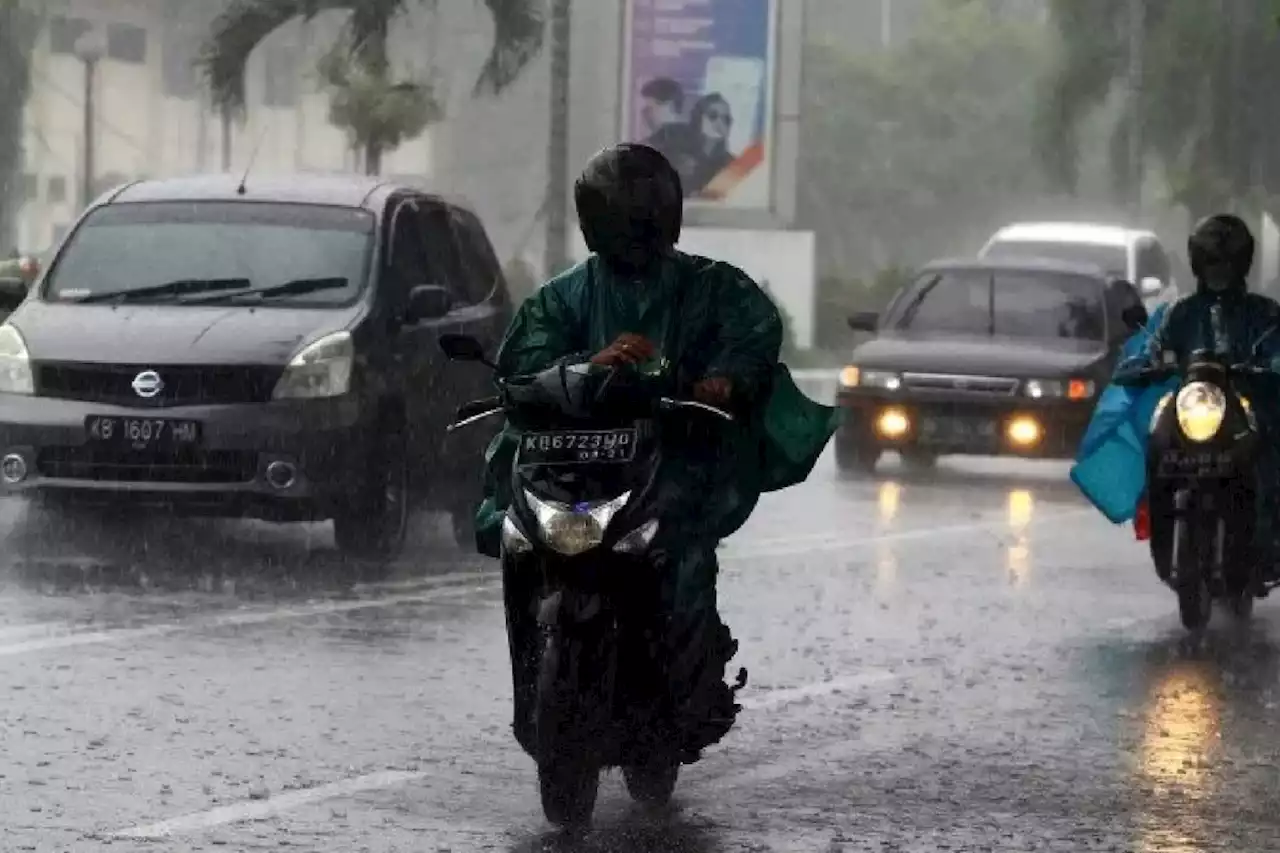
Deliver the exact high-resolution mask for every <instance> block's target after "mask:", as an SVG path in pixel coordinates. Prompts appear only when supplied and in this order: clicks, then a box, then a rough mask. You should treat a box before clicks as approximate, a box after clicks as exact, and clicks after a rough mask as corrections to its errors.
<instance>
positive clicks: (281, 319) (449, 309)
mask: <svg viewBox="0 0 1280 853" xmlns="http://www.w3.org/2000/svg"><path fill="white" fill-rule="evenodd" d="M510 315H511V305H510V297H509V295H508V293H507V288H506V284H505V282H504V280H503V275H502V271H501V267H500V265H499V263H498V260H497V258H496V256H495V254H494V251H493V247H492V245H491V244H490V242H489V239H488V237H487V235H486V233H485V230H484V228H483V226H482V225H481V223H480V221H479V219H478V218H477V217H476V216H475V215H474V214H473V213H471V212H470V211H468V210H466V209H464V208H461V207H459V206H457V205H455V204H452V203H449V202H447V201H445V200H443V199H441V198H439V197H437V196H434V195H431V194H428V193H425V192H423V191H421V190H418V189H414V188H412V187H409V186H405V185H399V184H396V183H389V182H385V181H382V180H380V179H377V178H372V177H370V178H366V177H356V176H321V175H292V176H286V177H281V178H274V179H268V178H258V177H250V178H248V179H247V180H246V181H243V182H242V181H240V180H239V179H237V178H236V177H233V176H230V175H215V176H201V177H190V178H178V179H169V180H156V181H143V182H139V183H134V184H130V185H127V186H124V187H122V188H119V189H116V190H113V191H112V192H110V193H108V194H107V195H105V196H103V197H102V198H100V199H99V200H98V201H97V202H95V204H93V205H92V206H91V207H90V209H89V210H88V211H86V213H85V214H84V216H83V217H82V218H81V219H80V221H79V222H78V223H77V224H76V226H75V228H74V229H73V230H72V232H71V233H70V234H69V235H68V237H67V239H66V241H65V242H64V243H63V245H62V246H60V247H59V249H58V251H57V252H56V254H55V255H54V256H53V257H52V259H51V261H50V263H49V265H48V268H47V269H46V270H44V271H43V273H42V275H41V278H40V279H39V281H37V282H36V284H35V285H34V286H33V288H32V292H31V293H30V295H29V296H28V297H27V298H26V299H25V301H24V302H23V303H22V304H21V306H19V307H18V309H17V310H16V311H15V312H14V313H13V314H12V315H10V316H9V318H8V320H7V322H5V323H4V324H3V325H0V486H2V488H3V489H4V490H5V491H8V492H11V493H12V492H18V493H25V494H30V495H33V496H36V497H39V498H41V499H42V500H44V501H45V502H51V503H55V504H59V505H62V504H65V503H79V502H89V503H98V504H110V505H120V504H123V503H126V502H127V503H128V504H136V505H141V506H143V507H154V508H157V509H160V510H164V511H183V512H189V513H193V514H197V515H222V516H246V517H255V518H262V519H268V520H274V521H313V520H321V519H327V518H331V519H333V520H334V525H335V536H336V539H337V542H338V544H339V546H340V547H341V548H342V549H343V550H344V551H347V552H350V553H353V554H359V555H363V556H374V557H385V556H389V555H391V554H394V553H395V552H396V551H397V550H398V549H399V548H400V546H401V544H402V543H403V540H404V536H405V531H406V527H407V523H408V512H409V507H410V503H411V501H414V500H416V501H418V502H421V503H423V504H424V505H425V506H426V507H427V508H429V509H437V510H444V511H446V512H447V513H449V515H450V517H451V518H452V519H453V522H454V525H453V526H454V530H455V534H456V535H457V536H458V537H459V539H460V541H461V542H463V543H464V544H470V540H469V537H470V534H469V532H468V531H469V529H470V519H471V517H472V513H473V512H474V509H475V504H476V502H477V500H478V497H479V491H480V476H481V473H480V472H481V466H482V454H483V448H484V444H485V443H486V442H487V441H488V439H489V437H490V436H491V435H492V433H489V434H487V435H486V434H484V431H481V433H480V434H470V433H469V432H468V431H462V432H459V433H456V434H452V435H450V434H447V433H446V432H445V427H446V425H447V424H448V423H449V422H450V420H451V419H452V416H453V413H454V410H455V408H456V407H457V405H458V404H460V403H462V402H465V401H467V400H470V399H473V398H475V397H477V396H484V395H485V394H486V393H487V392H488V391H487V389H488V388H489V376H488V375H487V373H486V372H485V371H484V370H483V369H477V370H458V369H456V368H453V369H447V370H446V369H443V368H444V364H443V357H442V355H441V354H440V350H439V347H438V346H437V345H436V340H437V338H438V336H439V334H440V333H442V332H462V333H465V334H468V335H472V336H475V337H477V338H479V339H480V340H481V341H482V342H484V344H485V346H486V347H490V348H492V347H494V346H496V344H497V343H498V341H499V339H500V337H501V335H502V333H503V331H504V329H505V327H506V325H507V322H508V321H509V319H510Z"/></svg>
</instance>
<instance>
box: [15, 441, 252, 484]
mask: <svg viewBox="0 0 1280 853" xmlns="http://www.w3.org/2000/svg"><path fill="white" fill-rule="evenodd" d="M36 471H38V472H39V473H40V475H41V476H43V477H56V478H59V479H68V480H96V481H99V482H112V483H206V484H210V483H248V482H250V481H252V480H253V478H254V477H255V476H257V472H258V455H257V453H254V452H253V451H242V450H203V451H202V450H194V449H192V450H187V451H181V452H172V451H171V452H163V453H162V452H154V451H151V452H147V451H134V450H107V449H99V448H90V447H47V448H44V449H42V450H41V451H40V452H39V454H38V455H37V457H36Z"/></svg>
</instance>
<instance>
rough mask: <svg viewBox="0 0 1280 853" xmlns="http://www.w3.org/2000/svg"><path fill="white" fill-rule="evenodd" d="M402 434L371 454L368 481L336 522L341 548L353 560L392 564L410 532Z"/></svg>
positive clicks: (385, 440)
mask: <svg viewBox="0 0 1280 853" xmlns="http://www.w3.org/2000/svg"><path fill="white" fill-rule="evenodd" d="M404 447H405V440H404V436H403V434H402V433H399V432H396V433H392V434H388V435H386V436H384V438H383V441H382V442H380V443H379V444H377V445H375V447H374V448H373V449H372V451H371V452H370V454H369V467H368V469H367V470H368V477H367V479H366V481H365V483H364V485H363V487H362V488H360V489H359V490H358V493H357V494H355V495H353V496H352V497H351V499H350V500H349V501H348V502H347V504H346V505H345V506H343V507H342V508H341V509H340V510H339V511H338V512H337V513H336V514H335V515H334V518H333V536H334V540H335V541H336V542H337V544H338V548H339V549H341V550H342V551H344V552H345V553H347V554H350V555H351V556H353V557H360V558H364V559H376V560H390V559H392V558H393V557H395V556H396V555H397V554H399V553H400V549H401V548H402V547H403V546H404V540H405V536H406V535H407V533H408V530H409V466H408V465H407V464H405V453H404Z"/></svg>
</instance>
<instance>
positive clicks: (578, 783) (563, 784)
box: [538, 757, 600, 830]
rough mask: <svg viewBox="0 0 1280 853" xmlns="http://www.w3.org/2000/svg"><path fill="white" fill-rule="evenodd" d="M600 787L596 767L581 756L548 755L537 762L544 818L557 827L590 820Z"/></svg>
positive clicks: (573, 826)
mask: <svg viewBox="0 0 1280 853" xmlns="http://www.w3.org/2000/svg"><path fill="white" fill-rule="evenodd" d="M599 790H600V769H599V768H598V767H594V766H592V765H590V764H588V763H587V762H585V761H583V760H575V759H571V758H558V757H557V758H552V759H549V760H547V761H544V762H542V763H540V764H539V765H538V792H539V794H540V795H541V797H542V813H543V814H544V815H546V818H547V822H548V823H551V824H553V825H555V826H558V827H560V828H561V829H570V830H572V829H580V828H583V827H586V826H588V825H589V824H590V823H591V814H592V812H594V811H595V808H596V795H597V794H598V793H599Z"/></svg>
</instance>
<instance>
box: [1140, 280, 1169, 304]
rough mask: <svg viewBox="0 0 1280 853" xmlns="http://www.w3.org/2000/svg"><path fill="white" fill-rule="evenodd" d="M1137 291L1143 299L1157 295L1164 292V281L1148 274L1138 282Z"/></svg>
mask: <svg viewBox="0 0 1280 853" xmlns="http://www.w3.org/2000/svg"><path fill="white" fill-rule="evenodd" d="M1138 292H1139V293H1141V294H1142V298H1143V299H1150V298H1152V297H1154V296H1159V295H1160V294H1161V293H1164V282H1163V281H1161V280H1160V279H1158V278H1156V277H1155V276H1153V275H1149V276H1147V277H1146V278H1144V279H1142V281H1140V282H1138Z"/></svg>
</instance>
